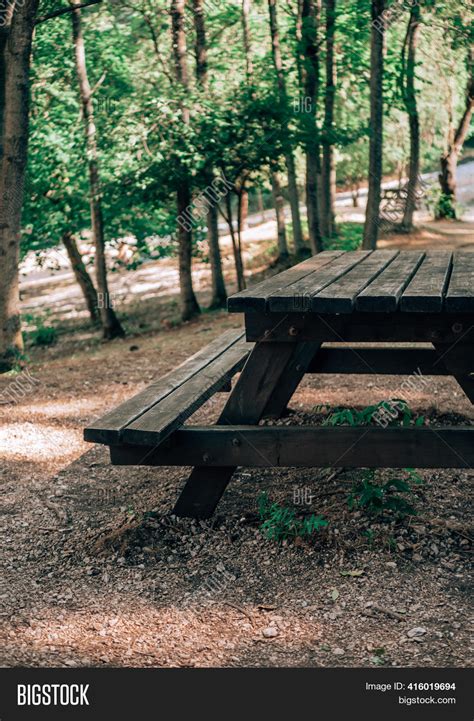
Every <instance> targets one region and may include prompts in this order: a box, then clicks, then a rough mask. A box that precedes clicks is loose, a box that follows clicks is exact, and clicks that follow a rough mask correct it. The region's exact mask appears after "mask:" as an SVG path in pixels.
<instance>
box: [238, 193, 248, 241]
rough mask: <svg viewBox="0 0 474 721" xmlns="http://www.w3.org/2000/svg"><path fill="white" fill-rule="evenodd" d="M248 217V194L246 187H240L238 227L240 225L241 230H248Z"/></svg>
mask: <svg viewBox="0 0 474 721" xmlns="http://www.w3.org/2000/svg"><path fill="white" fill-rule="evenodd" d="M248 217H249V194H248V190H247V189H246V188H242V190H241V193H240V213H239V220H240V227H241V229H242V231H244V230H248V228H249V223H248Z"/></svg>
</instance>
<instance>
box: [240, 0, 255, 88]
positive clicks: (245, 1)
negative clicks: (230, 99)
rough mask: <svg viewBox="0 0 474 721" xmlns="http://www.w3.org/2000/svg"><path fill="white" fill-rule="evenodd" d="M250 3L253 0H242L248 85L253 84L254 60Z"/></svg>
mask: <svg viewBox="0 0 474 721" xmlns="http://www.w3.org/2000/svg"><path fill="white" fill-rule="evenodd" d="M250 3H251V0H242V33H243V39H244V51H245V71H246V73H247V83H248V85H252V84H253V61H252V42H251V38H250V25H249V17H250Z"/></svg>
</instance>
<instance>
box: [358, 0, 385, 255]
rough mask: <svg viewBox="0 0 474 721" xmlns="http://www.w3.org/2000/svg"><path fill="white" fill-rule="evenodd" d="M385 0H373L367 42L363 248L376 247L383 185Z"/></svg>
mask: <svg viewBox="0 0 474 721" xmlns="http://www.w3.org/2000/svg"><path fill="white" fill-rule="evenodd" d="M384 10H385V0H372V32H371V45H370V147H369V190H368V197H367V209H366V214H365V225H364V239H363V243H362V247H363V248H366V249H369V250H371V249H374V248H376V246H377V239H378V231H379V212H380V199H381V185H382V151H383V88H382V81H383V56H384V37H385V29H384V25H383V23H380V18H381V16H382V13H383V12H384Z"/></svg>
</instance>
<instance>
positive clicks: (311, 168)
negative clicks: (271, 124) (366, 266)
mask: <svg viewBox="0 0 474 721" xmlns="http://www.w3.org/2000/svg"><path fill="white" fill-rule="evenodd" d="M320 10H321V2H320V0H303V8H302V42H303V53H304V58H305V66H304V67H305V72H304V91H305V92H304V94H305V99H306V100H307V101H308V104H309V112H308V113H306V114H305V116H304V117H305V120H306V123H305V125H306V132H305V145H306V207H307V212H308V232H309V242H310V245H311V250H312V252H313V253H319V252H320V251H321V250H323V242H322V237H321V228H320V224H319V213H320V208H319V198H318V195H319V193H318V190H319V189H318V178H320V176H321V159H320V144H319V131H318V125H317V107H318V96H319V80H320V78H319V48H318V39H317V28H318V21H319V16H320Z"/></svg>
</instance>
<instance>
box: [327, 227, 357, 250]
mask: <svg viewBox="0 0 474 721" xmlns="http://www.w3.org/2000/svg"><path fill="white" fill-rule="evenodd" d="M363 232H364V228H363V226H362V224H361V223H340V224H339V225H338V226H337V235H335V236H334V237H333V238H324V239H323V243H324V249H325V250H358V249H359V248H360V247H361V245H362V236H363Z"/></svg>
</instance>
